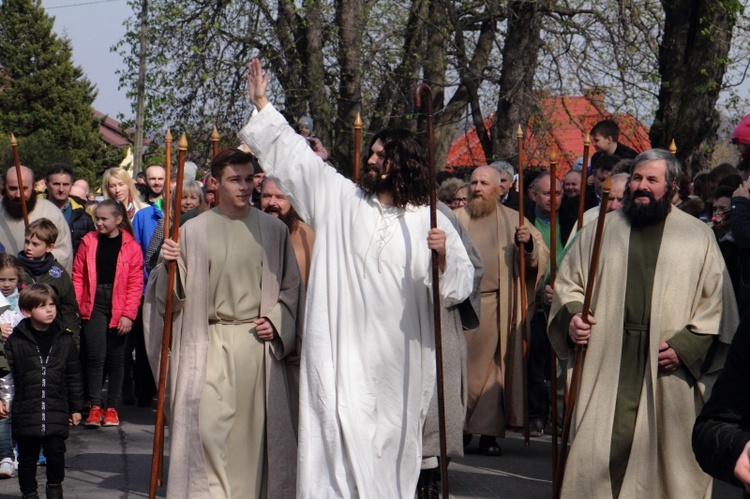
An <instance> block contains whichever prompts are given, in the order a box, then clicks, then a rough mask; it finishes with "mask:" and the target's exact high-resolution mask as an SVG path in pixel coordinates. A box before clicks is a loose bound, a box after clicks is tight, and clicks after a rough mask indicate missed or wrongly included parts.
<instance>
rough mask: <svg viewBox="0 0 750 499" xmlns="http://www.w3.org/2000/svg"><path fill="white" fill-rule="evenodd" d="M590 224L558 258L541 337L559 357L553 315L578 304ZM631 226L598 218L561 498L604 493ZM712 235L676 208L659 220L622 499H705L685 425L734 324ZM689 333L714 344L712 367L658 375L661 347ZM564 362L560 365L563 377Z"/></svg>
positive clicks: (567, 352)
mask: <svg viewBox="0 0 750 499" xmlns="http://www.w3.org/2000/svg"><path fill="white" fill-rule="evenodd" d="M595 233H596V224H589V225H586V226H584V227H583V230H582V231H581V235H580V237H579V238H578V239H577V240H576V241H575V242H574V243H573V245H572V247H571V248H570V251H569V252H568V254H567V255H566V257H565V258H564V259H563V261H562V263H561V265H560V269H559V270H558V273H557V281H556V282H555V295H554V299H553V302H552V308H551V310H550V329H549V336H550V341H551V342H552V345H553V346H554V348H555V350H556V351H557V353H558V355H559V356H560V357H561V358H566V359H567V358H570V357H571V356H573V354H574V351H573V350H572V349H571V348H570V345H569V344H568V342H567V334H568V333H567V327H563V326H562V325H560V326H558V325H557V324H556V321H555V316H556V315H557V313H558V312H559V311H560V309H561V307H562V306H563V305H565V304H569V303H574V302H581V303H582V302H583V296H584V291H585V289H584V287H585V284H586V282H587V281H588V271H589V263H590V258H591V251H592V248H593V240H594V237H595ZM629 238H630V225H629V223H628V222H627V221H626V219H625V217H624V215H623V214H622V212H621V211H617V212H612V213H609V214H608V215H607V218H606V220H605V230H604V237H603V240H602V248H601V259H600V261H599V268H598V271H597V275H596V281H595V291H594V296H593V300H592V305H591V313H592V315H593V316H594V317H595V319H596V321H597V325H595V326H593V328H592V333H591V340H590V341H589V345H588V348H587V351H586V356H585V363H584V368H583V374H582V380H581V385H580V389H579V396H578V399H577V402H576V406H575V412H574V415H573V426H572V427H571V429H572V431H573V432H574V433H573V435H574V438H573V440H572V444H571V448H570V454H569V457H568V464H567V468H566V471H565V480H564V483H563V497H570V498H579V497H596V498H606V497H611V496H612V490H611V483H610V476H609V461H610V442H611V439H612V424H613V420H614V414H615V403H616V397H617V383H618V380H619V373H620V362H621V350H622V329H623V321H624V318H623V314H624V301H625V282H624V280H625V278H626V275H627V265H628V244H629ZM725 275H726V269H725V267H724V262H723V260H722V257H721V253H720V251H719V248H718V246H717V245H716V241H715V238H714V236H713V234H712V233H711V231H710V230H709V228H708V227H707V226H706V225H705V224H704V223H702V222H700V221H699V220H697V219H695V218H693V217H692V216H690V215H687V214H685V213H683V212H681V211H680V210H676V209H673V210H671V212H670V214H669V216H668V217H667V220H666V223H665V227H664V234H663V236H662V243H661V248H660V250H659V256H658V259H657V262H656V271H655V276H654V284H653V291H652V302H651V321H650V342H649V357H648V360H647V364H646V373H645V379H644V383H643V387H642V391H641V401H640V403H639V406H638V413H637V416H636V423H635V432H634V436H633V444H632V447H631V453H630V459H629V461H628V467H627V471H626V472H625V478H624V480H623V484H622V489H621V491H620V497H623V498H629V497H673V498H680V499H683V498H701V497H710V494H711V478H710V477H709V476H708V475H706V474H705V473H703V472H702V471H701V469H700V467H699V466H698V464H697V463H696V461H695V458H694V457H693V452H692V448H691V442H690V437H691V433H692V427H693V422H694V421H695V418H696V416H697V414H698V412H699V411H700V409H701V407H702V406H703V402H704V400H705V399H706V398H707V397H708V394H709V391H710V388H711V386H712V385H713V382H714V381H715V379H716V377H717V376H718V374H719V372H720V370H721V367H722V366H723V365H724V358H725V356H726V348H727V347H728V344H729V342H730V341H731V338H732V335H733V334H734V331H735V329H736V327H737V323H738V316H737V310H736V305H735V302H734V293H733V292H732V289H731V283H730V282H728V281H729V280H728V277H727V278H726V279H725ZM685 327H687V328H688V329H689V330H690V331H691V332H692V333H695V334H709V335H716V336H717V337H718V339H719V341H720V342H719V343H718V344H717V345H718V348H717V349H716V352H715V355H714V358H713V362H712V363H711V365H710V366H707V367H705V368H704V374H703V376H702V377H701V378H700V379H699V380H698V381H697V382H695V381H694V378H693V377H692V375H690V374H689V373H688V372H687V371H686V370H685V369H684V368H678V370H677V371H675V372H673V373H669V374H666V373H663V372H660V371H659V370H658V361H657V357H658V353H659V352H658V349H659V344H660V343H662V342H664V341H667V340H669V339H670V338H671V337H673V336H674V335H675V334H677V333H678V332H679V331H681V330H683V329H684V328H685ZM572 364H573V363H572V362H570V363H568V368H569V374H570V372H571V369H572Z"/></svg>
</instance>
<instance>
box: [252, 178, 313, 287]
mask: <svg viewBox="0 0 750 499" xmlns="http://www.w3.org/2000/svg"><path fill="white" fill-rule="evenodd" d="M260 209H261V210H263V211H265V212H266V213H268V214H269V215H271V216H274V217H276V218H278V219H279V220H281V221H282V222H284V224H285V225H286V226H287V227H288V228H289V237H290V239H291V240H292V248H294V256H295V257H296V258H297V265H299V271H300V275H301V276H302V282H304V283H305V285H307V277H308V275H309V274H310V261H311V259H312V249H313V244H314V243H315V232H313V230H312V228H310V226H309V225H307V224H306V223H305V222H303V221H302V219H301V218H300V217H299V215H297V212H296V211H294V208H293V207H292V204H291V203H290V202H289V199H288V198H287V197H286V195H285V194H284V191H282V190H281V189H279V187H278V186H277V185H276V182H274V181H273V179H270V178H267V177H266V178H264V179H263V182H262V183H261V184H260Z"/></svg>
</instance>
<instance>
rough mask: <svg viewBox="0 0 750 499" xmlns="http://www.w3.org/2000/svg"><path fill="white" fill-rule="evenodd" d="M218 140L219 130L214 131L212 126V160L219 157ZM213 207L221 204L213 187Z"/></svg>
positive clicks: (219, 137) (217, 191)
mask: <svg viewBox="0 0 750 499" xmlns="http://www.w3.org/2000/svg"><path fill="white" fill-rule="evenodd" d="M219 139H221V136H220V135H219V130H217V129H216V125H214V130H213V131H212V132H211V144H212V146H213V154H214V156H213V157H214V158H215V157H216V156H218V155H219ZM216 182H217V179H214V180H213V183H214V186H215V185H216ZM213 192H214V206H219V203H220V202H221V199H219V190H218V189H216V188H215V187H214V189H213Z"/></svg>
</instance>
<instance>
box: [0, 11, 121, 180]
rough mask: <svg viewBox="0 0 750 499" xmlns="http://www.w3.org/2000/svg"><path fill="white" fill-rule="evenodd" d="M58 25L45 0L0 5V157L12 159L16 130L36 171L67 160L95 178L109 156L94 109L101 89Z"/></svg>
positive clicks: (21, 150)
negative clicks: (55, 26)
mask: <svg viewBox="0 0 750 499" xmlns="http://www.w3.org/2000/svg"><path fill="white" fill-rule="evenodd" d="M53 24H54V18H52V17H50V16H48V15H47V13H46V12H45V11H44V9H43V8H42V5H41V1H40V0H3V2H2V4H0V78H1V79H0V89H1V90H0V135H1V136H2V139H0V141H1V142H0V143H1V144H2V145H0V155H1V157H2V159H3V160H4V164H6V165H7V164H9V163H10V158H11V156H10V153H9V150H10V146H9V144H8V135H9V134H10V133H11V132H12V133H14V134H15V135H16V137H17V138H18V150H19V156H20V158H21V162H22V163H23V164H25V165H27V166H28V167H29V168H31V169H33V170H34V171H35V172H37V173H43V172H44V170H45V169H46V168H47V167H48V166H49V165H50V164H51V163H54V162H60V161H63V162H67V163H69V164H70V165H71V166H72V167H73V168H74V170H75V171H76V173H77V174H78V175H79V176H81V177H84V178H92V177H94V178H95V177H96V176H97V174H100V173H101V172H99V171H98V170H99V169H100V168H101V163H102V160H104V159H105V156H106V154H107V153H106V151H104V150H103V149H102V147H101V140H100V137H99V122H98V121H97V120H96V119H94V117H93V114H92V111H91V103H92V102H93V101H94V97H95V96H96V89H95V88H94V86H93V85H92V84H91V83H90V82H89V81H88V79H86V77H85V76H84V74H83V70H82V69H81V68H80V67H76V66H74V65H73V62H72V60H71V46H70V42H69V40H67V39H66V38H60V37H58V36H57V35H55V34H54V33H53V32H52V26H53Z"/></svg>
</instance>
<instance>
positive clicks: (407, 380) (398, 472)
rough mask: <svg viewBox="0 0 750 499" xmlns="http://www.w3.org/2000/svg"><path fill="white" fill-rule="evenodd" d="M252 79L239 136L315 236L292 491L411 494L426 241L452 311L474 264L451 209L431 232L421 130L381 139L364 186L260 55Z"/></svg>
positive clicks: (427, 377)
mask: <svg viewBox="0 0 750 499" xmlns="http://www.w3.org/2000/svg"><path fill="white" fill-rule="evenodd" d="M248 83H249V93H250V98H251V100H252V101H253V104H255V107H256V110H257V111H258V112H257V114H255V115H254V116H253V117H252V118H251V119H250V122H249V123H248V125H247V126H246V127H245V128H244V129H243V130H242V131H241V132H240V134H239V135H240V138H241V139H242V140H243V142H245V143H246V144H247V145H248V146H249V147H250V149H251V150H252V152H253V153H254V154H255V155H256V156H257V157H258V160H259V161H260V164H261V166H262V168H263V169H264V171H265V172H266V173H267V174H268V176H269V177H271V178H277V179H278V180H280V181H281V184H282V186H283V188H284V190H285V193H286V195H287V197H288V198H289V200H290V201H291V202H292V205H293V206H294V209H295V210H296V211H297V213H299V215H300V217H302V219H303V220H305V221H307V222H308V223H309V224H310V226H311V227H312V228H313V230H314V231H315V234H316V237H315V246H314V248H313V257H312V265H311V269H310V278H309V281H308V293H307V304H306V318H305V342H304V344H303V347H302V362H301V373H300V419H299V463H298V475H297V476H298V479H297V497H311V498H320V497H376V498H382V497H388V498H397V497H413V495H414V490H415V487H416V483H417V477H418V474H419V468H420V462H421V449H422V441H421V439H422V425H423V422H424V419H425V415H426V413H427V410H428V406H429V402H430V399H431V396H432V390H433V386H434V384H435V352H434V332H433V320H432V316H433V303H432V299H431V296H432V295H431V290H430V286H431V262H430V256H431V255H430V249H435V250H437V252H438V254H439V255H440V258H439V260H440V264H441V265H440V267H441V270H442V274H441V276H440V292H441V298H442V305H443V306H450V305H455V304H458V303H460V302H462V301H463V300H465V299H466V298H467V297H468V296H469V295H470V293H471V290H472V282H473V277H474V269H473V266H472V264H471V262H470V261H469V258H468V256H467V254H466V250H465V249H464V247H463V245H462V244H461V240H460V239H459V237H458V234H457V233H456V231H455V229H453V227H452V225H451V224H450V222H449V221H448V220H447V219H446V218H445V217H444V216H442V215H441V214H440V213H438V229H432V230H431V229H430V217H429V208H428V207H427V206H426V204H427V199H428V195H427V194H428V192H429V191H428V184H427V162H426V153H425V151H424V148H423V147H422V146H421V144H419V142H418V141H417V140H416V138H415V137H414V136H413V134H410V132H408V131H406V130H399V131H393V132H391V131H389V132H388V133H385V132H381V137H382V140H381V138H380V137H378V136H376V138H375V139H374V140H373V144H372V146H371V152H372V153H373V154H372V156H371V158H370V159H369V160H368V164H367V167H366V168H365V169H364V172H363V184H366V185H367V186H368V187H367V189H361V188H359V187H358V186H357V185H355V184H354V183H352V182H351V181H350V180H348V179H346V178H345V177H343V176H342V175H340V174H338V173H337V172H336V170H335V169H333V168H332V167H330V166H328V165H326V164H325V163H323V161H322V160H321V159H320V157H319V156H317V155H316V154H315V153H314V152H313V151H312V150H311V149H310V147H309V146H308V145H307V142H306V141H305V140H304V138H302V137H301V136H299V135H297V134H296V133H295V132H294V129H293V128H292V127H291V126H290V125H289V124H288V123H287V122H286V120H285V119H284V118H283V116H281V114H279V112H278V111H276V109H274V107H273V106H271V105H270V104H269V103H268V100H267V98H266V88H267V83H268V75H267V74H265V75H264V74H263V71H262V69H261V67H260V63H259V62H258V61H257V59H256V60H254V61H253V63H252V65H251V67H250V74H249V75H248ZM382 177H385V178H382Z"/></svg>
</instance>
